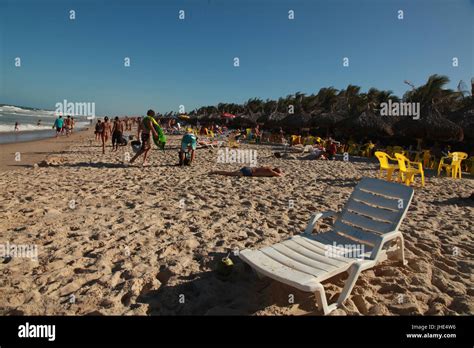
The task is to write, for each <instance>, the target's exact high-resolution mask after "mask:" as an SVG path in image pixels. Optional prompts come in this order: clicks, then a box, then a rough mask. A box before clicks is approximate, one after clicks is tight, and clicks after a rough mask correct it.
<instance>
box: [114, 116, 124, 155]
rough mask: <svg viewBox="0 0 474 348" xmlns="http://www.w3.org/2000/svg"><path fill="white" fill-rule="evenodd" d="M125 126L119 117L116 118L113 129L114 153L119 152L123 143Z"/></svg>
mask: <svg viewBox="0 0 474 348" xmlns="http://www.w3.org/2000/svg"><path fill="white" fill-rule="evenodd" d="M123 126H124V122H122V121H120V119H119V118H118V117H115V119H114V125H113V127H112V151H117V150H118V147H119V144H120V142H121V141H122V134H123Z"/></svg>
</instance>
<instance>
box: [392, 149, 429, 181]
mask: <svg viewBox="0 0 474 348" xmlns="http://www.w3.org/2000/svg"><path fill="white" fill-rule="evenodd" d="M395 157H396V158H397V161H398V170H399V171H400V176H399V177H400V179H401V180H402V182H404V183H405V185H407V186H410V184H411V183H412V182H414V181H415V175H417V174H419V175H420V176H421V186H425V172H424V171H423V163H421V162H412V161H410V160H409V159H408V158H407V157H406V156H405V155H402V154H401V153H396V154H395Z"/></svg>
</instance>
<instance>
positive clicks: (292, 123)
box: [278, 113, 311, 131]
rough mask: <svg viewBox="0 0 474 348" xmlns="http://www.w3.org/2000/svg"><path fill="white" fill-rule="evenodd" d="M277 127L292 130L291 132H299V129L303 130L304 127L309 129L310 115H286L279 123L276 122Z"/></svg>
mask: <svg viewBox="0 0 474 348" xmlns="http://www.w3.org/2000/svg"><path fill="white" fill-rule="evenodd" d="M278 125H279V126H280V127H282V128H285V129H288V130H292V131H295V130H300V129H301V128H304V127H310V125H311V115H309V114H302V113H300V114H294V115H288V116H286V117H285V118H284V119H282V120H281V121H280V122H278Z"/></svg>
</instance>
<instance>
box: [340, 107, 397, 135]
mask: <svg viewBox="0 0 474 348" xmlns="http://www.w3.org/2000/svg"><path fill="white" fill-rule="evenodd" d="M335 128H336V131H337V136H348V135H351V136H354V137H357V138H362V137H370V138H384V137H389V136H393V134H394V132H393V129H392V126H391V125H390V123H389V122H388V121H387V120H386V119H385V118H384V117H381V116H379V115H377V114H376V113H375V112H374V111H373V110H372V109H369V108H368V109H366V110H365V111H363V112H362V113H361V114H360V115H359V116H356V117H350V118H344V119H342V120H340V121H339V122H337V123H336V126H335Z"/></svg>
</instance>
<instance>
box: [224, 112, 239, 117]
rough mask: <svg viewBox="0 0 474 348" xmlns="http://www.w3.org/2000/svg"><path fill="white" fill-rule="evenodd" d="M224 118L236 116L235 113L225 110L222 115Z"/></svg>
mask: <svg viewBox="0 0 474 348" xmlns="http://www.w3.org/2000/svg"><path fill="white" fill-rule="evenodd" d="M221 117H222V118H235V117H236V116H235V115H232V114H229V113H228V112H224V113H223V114H222V116H221Z"/></svg>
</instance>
